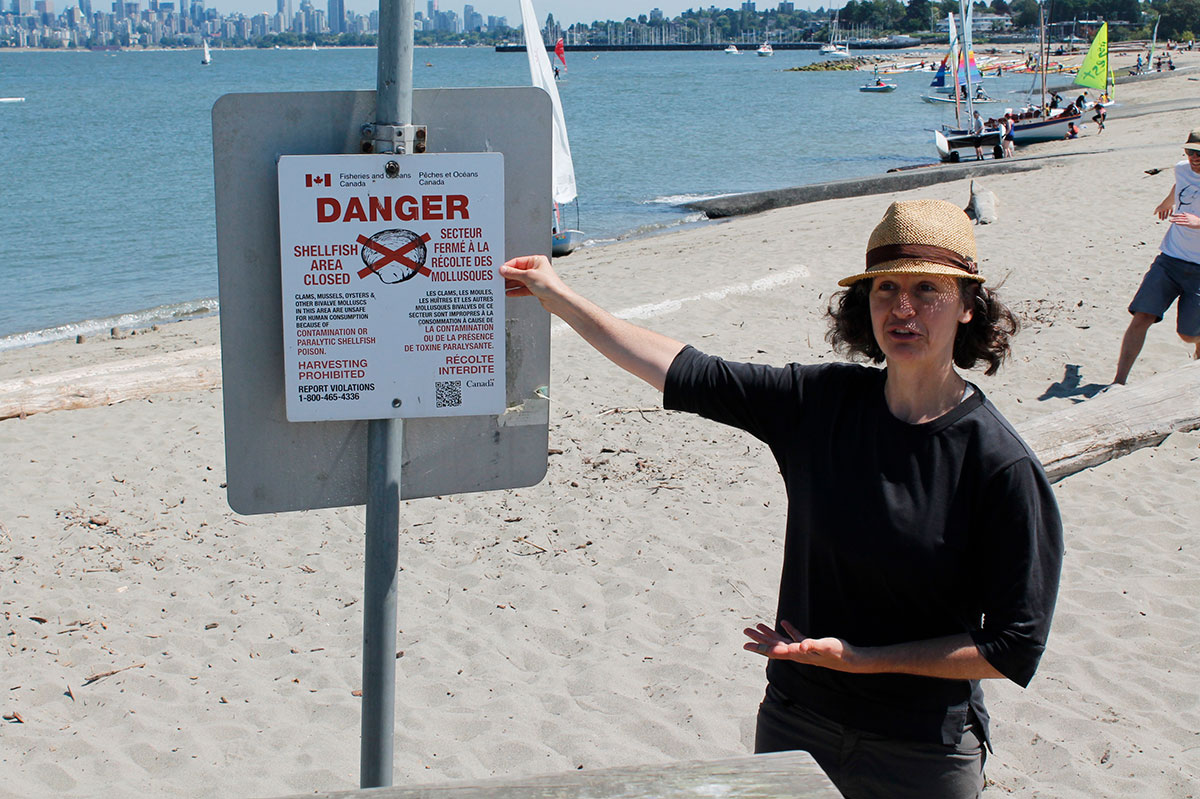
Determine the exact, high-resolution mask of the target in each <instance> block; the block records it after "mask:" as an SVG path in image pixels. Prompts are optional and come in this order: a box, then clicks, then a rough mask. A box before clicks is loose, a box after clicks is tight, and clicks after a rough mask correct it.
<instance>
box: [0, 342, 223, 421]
mask: <svg viewBox="0 0 1200 799" xmlns="http://www.w3.org/2000/svg"><path fill="white" fill-rule="evenodd" d="M220 385H221V351H220V348H219V347H217V346H216V345H215V344H214V345H210V346H207V347H196V348H194V349H189V350H181V351H179V352H171V353H164V354H161V355H147V356H144V357H141V358H129V359H127V360H122V361H113V362H111V363H103V364H98V365H96V366H82V367H79V368H78V369H68V370H67V371H65V372H56V373H54V374H49V375H36V376H32V377H25V378H19V379H16V380H5V381H0V419H11V418H13V417H23V416H29V415H31V414H35V413H46V412H47V411H65V410H72V409H75V408H94V407H96V406H99V405H115V404H116V403H118V402H125V401H126V400H133V399H145V398H146V397H148V396H151V395H153V394H161V393H164V392H168V391H192V390H195V389H205V388H216V387H218V386H220Z"/></svg>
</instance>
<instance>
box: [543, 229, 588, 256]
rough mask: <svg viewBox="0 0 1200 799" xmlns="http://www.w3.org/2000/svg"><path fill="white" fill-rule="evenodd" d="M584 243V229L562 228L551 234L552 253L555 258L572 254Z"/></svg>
mask: <svg viewBox="0 0 1200 799" xmlns="http://www.w3.org/2000/svg"><path fill="white" fill-rule="evenodd" d="M582 244H583V231H582V230H560V231H556V232H555V233H554V234H553V235H552V236H551V241H550V253H551V254H552V255H553V256H554V257H555V258H561V257H562V256H564V255H570V254H571V253H572V252H574V251H575V250H576V249H578V248H579V246H580V245H582Z"/></svg>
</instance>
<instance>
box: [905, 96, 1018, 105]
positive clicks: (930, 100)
mask: <svg viewBox="0 0 1200 799" xmlns="http://www.w3.org/2000/svg"><path fill="white" fill-rule="evenodd" d="M921 99H922V100H924V101H925V102H927V103H930V104H932V105H938V104H941V103H949V104H951V105H953V104H954V102H955V100H954V98H953V97H934V96H933V95H930V94H922V95H921ZM958 102H959V103H960V104H962V105H966V104H967V101H966V99H965V98H960V99H959V100H958ZM971 102H972V103H974V104H975V105H988V104H991V103H998V102H1000V101H999V100H995V99H993V98H991V97H983V98H976V99H974V100H972V101H971Z"/></svg>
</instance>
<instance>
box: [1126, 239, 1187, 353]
mask: <svg viewBox="0 0 1200 799" xmlns="http://www.w3.org/2000/svg"><path fill="white" fill-rule="evenodd" d="M1176 299H1178V300H1179V308H1178V309H1177V311H1176V313H1177V317H1176V322H1175V330H1176V331H1178V332H1179V334H1180V335H1183V336H1200V264H1194V263H1192V262H1191V261H1184V260H1183V259H1181V258H1174V257H1172V256H1170V255H1167V254H1166V253H1159V254H1158V257H1157V258H1155V259H1154V263H1152V264H1150V271H1149V272H1147V273H1146V276H1145V277H1143V278H1142V285H1141V287H1140V288H1138V290H1137V294H1135V295H1133V302H1131V303H1129V312H1130V313H1148V314H1150V315H1151V316H1154V317H1157V318H1158V321H1160V322H1161V321H1162V318H1163V314H1165V313H1166V312H1167V309H1168V308H1170V307H1171V303H1173V302H1175V300H1176Z"/></svg>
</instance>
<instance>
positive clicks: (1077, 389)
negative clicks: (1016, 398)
mask: <svg viewBox="0 0 1200 799" xmlns="http://www.w3.org/2000/svg"><path fill="white" fill-rule="evenodd" d="M1106 388H1108V383H1084V384H1082V385H1080V383H1079V366H1078V365H1076V364H1073V363H1069V364H1067V365H1066V367H1065V368H1064V369H1063V377H1062V380H1059V381H1058V382H1057V383H1051V384H1050V387H1049V388H1047V389H1046V390H1045V391H1044V392H1042V395H1041V396H1040V397H1038V399H1039V400H1041V401H1045V400H1048V399H1069V400H1071V401H1072V402H1083V401H1084V400H1085V399H1091V398H1092V397H1094V396H1096V395H1097V394H1099V393H1100V392H1101V391H1103V390H1104V389H1106Z"/></svg>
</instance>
